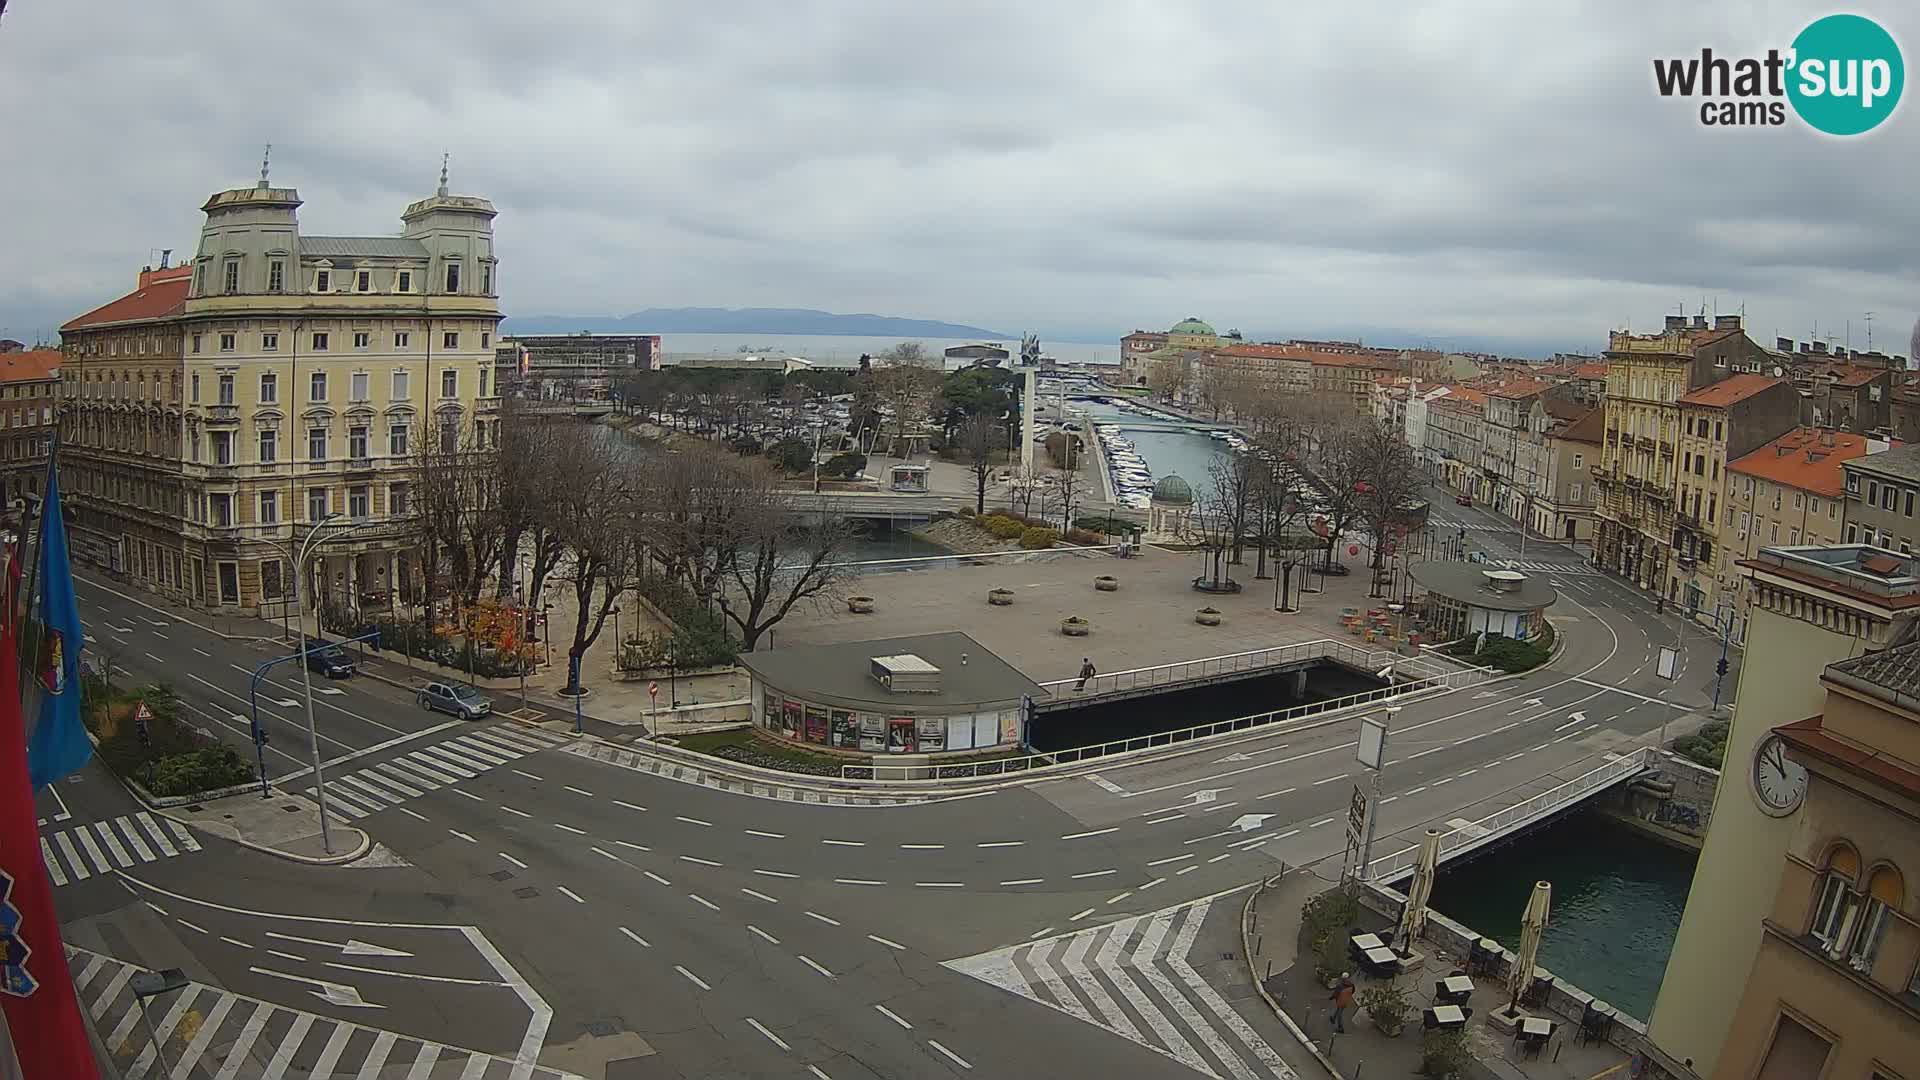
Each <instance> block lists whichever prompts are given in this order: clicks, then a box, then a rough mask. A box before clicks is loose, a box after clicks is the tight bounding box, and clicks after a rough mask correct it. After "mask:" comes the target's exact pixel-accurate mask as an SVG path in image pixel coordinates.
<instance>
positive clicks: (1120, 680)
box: [1040, 638, 1485, 701]
mask: <svg viewBox="0 0 1920 1080" xmlns="http://www.w3.org/2000/svg"><path fill="white" fill-rule="evenodd" d="M1310 660H1337V661H1339V662H1340V663H1343V664H1346V665H1348V666H1349V667H1355V668H1359V669H1361V670H1364V671H1370V672H1377V671H1382V670H1385V669H1387V668H1392V669H1393V671H1394V673H1395V674H1396V675H1398V676H1403V677H1404V676H1406V675H1413V676H1414V677H1416V678H1420V679H1434V678H1440V677H1442V676H1445V675H1449V674H1453V673H1455V672H1459V671H1484V670H1485V669H1482V668H1477V667H1474V666H1473V665H1471V664H1454V663H1450V662H1447V661H1445V660H1443V659H1439V658H1435V657H1432V656H1422V655H1408V654H1404V653H1395V652H1393V651H1392V650H1390V649H1364V648H1361V647H1360V646H1357V645H1354V644H1352V643H1350V642H1346V641H1341V640H1340V639H1338V638H1315V639H1313V640H1312V641H1296V642H1294V643H1292V644H1290V645H1275V646H1272V647H1270V648H1265V649H1250V650H1248V651H1246V652H1237V653H1223V654H1221V655H1219V656H1203V657H1199V658H1197V659H1193V660H1177V661H1174V662H1173V663H1170V664H1155V665H1153V666H1151V667H1139V668H1128V669H1126V670H1125V671H1106V672H1101V673H1100V674H1098V675H1096V676H1094V677H1093V678H1091V679H1088V680H1087V685H1086V687H1085V688H1083V689H1079V690H1076V689H1074V686H1075V684H1077V683H1078V682H1079V681H1080V680H1079V679H1054V680H1052V681H1050V682H1043V683H1041V684H1040V685H1041V687H1042V688H1044V689H1045V690H1046V691H1047V693H1049V694H1051V695H1053V697H1054V698H1055V700H1058V701H1092V700H1095V699H1097V698H1099V697H1100V696H1101V695H1103V694H1113V693H1120V692H1125V691H1133V690H1148V689H1153V688H1154V687H1160V686H1175V685H1178V684H1180V683H1186V682H1193V681H1195V680H1198V679H1207V678H1212V677H1214V676H1218V675H1231V674H1237V673H1242V672H1252V671H1260V670H1262V669H1265V668H1274V667H1285V666H1287V665H1289V664H1297V663H1303V662H1306V661H1310Z"/></svg>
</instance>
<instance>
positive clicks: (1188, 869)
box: [1173, 866, 1200, 877]
mask: <svg viewBox="0 0 1920 1080" xmlns="http://www.w3.org/2000/svg"><path fill="white" fill-rule="evenodd" d="M1198 869H1200V868H1199V867H1197V866H1189V867H1185V868H1184V869H1182V870H1180V871H1179V872H1178V873H1176V874H1174V875H1173V876H1174V877H1184V876H1186V875H1187V874H1191V873H1193V872H1194V871H1195V870H1198Z"/></svg>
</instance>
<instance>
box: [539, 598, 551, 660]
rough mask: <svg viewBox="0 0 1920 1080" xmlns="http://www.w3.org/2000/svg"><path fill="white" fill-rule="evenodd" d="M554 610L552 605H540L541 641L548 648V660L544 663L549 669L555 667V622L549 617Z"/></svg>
mask: <svg viewBox="0 0 1920 1080" xmlns="http://www.w3.org/2000/svg"><path fill="white" fill-rule="evenodd" d="M552 610H553V605H552V604H541V605H540V641H541V644H543V645H544V646H546V650H547V658H546V660H545V661H544V663H545V664H546V666H548V667H552V666H553V620H552V619H550V618H548V616H547V613H548V612H550V611H552Z"/></svg>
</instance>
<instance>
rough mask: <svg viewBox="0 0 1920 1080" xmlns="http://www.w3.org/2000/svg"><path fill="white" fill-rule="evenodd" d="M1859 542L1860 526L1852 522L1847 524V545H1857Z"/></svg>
mask: <svg viewBox="0 0 1920 1080" xmlns="http://www.w3.org/2000/svg"><path fill="white" fill-rule="evenodd" d="M1859 542H1860V526H1859V525H1857V524H1855V523H1854V522H1851V521H1849V522H1847V543H1849V544H1857V543H1859Z"/></svg>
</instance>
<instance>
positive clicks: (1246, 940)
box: [1240, 871, 1341, 1077]
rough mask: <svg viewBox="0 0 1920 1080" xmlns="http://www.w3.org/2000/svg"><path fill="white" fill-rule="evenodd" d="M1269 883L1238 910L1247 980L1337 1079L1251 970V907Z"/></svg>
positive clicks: (1336, 1072)
mask: <svg viewBox="0 0 1920 1080" xmlns="http://www.w3.org/2000/svg"><path fill="white" fill-rule="evenodd" d="M1283 872H1284V871H1283ZM1269 883H1270V882H1269V881H1267V880H1262V881H1261V882H1260V885H1259V887H1258V888H1256V889H1254V890H1253V892H1252V893H1251V894H1250V895H1248V897H1247V902H1246V904H1245V906H1243V907H1242V908H1241V909H1240V955H1241V956H1243V957H1245V958H1246V961H1247V978H1249V979H1251V980H1252V981H1253V986H1254V989H1256V990H1258V991H1260V1000H1261V1001H1264V1002H1266V1003H1267V1008H1269V1009H1272V1010H1273V1015H1275V1016H1277V1017H1279V1018H1280V1022H1281V1023H1283V1024H1285V1025H1286V1026H1287V1031H1288V1032H1290V1033H1291V1034H1292V1035H1293V1037H1294V1038H1295V1039H1296V1040H1298V1041H1299V1043H1300V1045H1301V1046H1304V1047H1306V1048H1307V1052H1308V1053H1310V1054H1312V1055H1313V1059H1314V1060H1315V1061H1318V1062H1319V1063H1320V1067H1321V1068H1323V1069H1326V1070H1327V1072H1328V1073H1329V1074H1330V1075H1332V1076H1335V1077H1339V1076H1340V1075H1341V1073H1340V1069H1339V1068H1338V1067H1337V1066H1335V1065H1334V1063H1333V1059H1332V1058H1329V1057H1328V1056H1327V1055H1326V1054H1324V1053H1321V1052H1320V1048H1319V1047H1318V1046H1315V1045H1314V1043H1313V1040H1312V1039H1310V1038H1308V1037H1307V1033H1306V1032H1304V1031H1302V1030H1300V1025H1299V1024H1296V1023H1294V1021H1293V1017H1291V1016H1288V1015H1287V1011H1286V1010H1285V1009H1282V1008H1281V1007H1280V1003H1279V1002H1277V1001H1275V1000H1273V995H1272V994H1269V993H1267V985H1266V984H1265V983H1263V982H1261V981H1260V976H1259V975H1258V974H1256V973H1255V972H1254V970H1253V946H1252V941H1253V905H1254V904H1255V903H1256V902H1258V901H1259V899H1260V894H1261V893H1263V892H1266V891H1267V886H1268V884H1269ZM1297 962H1298V961H1297V960H1296V963H1297Z"/></svg>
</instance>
